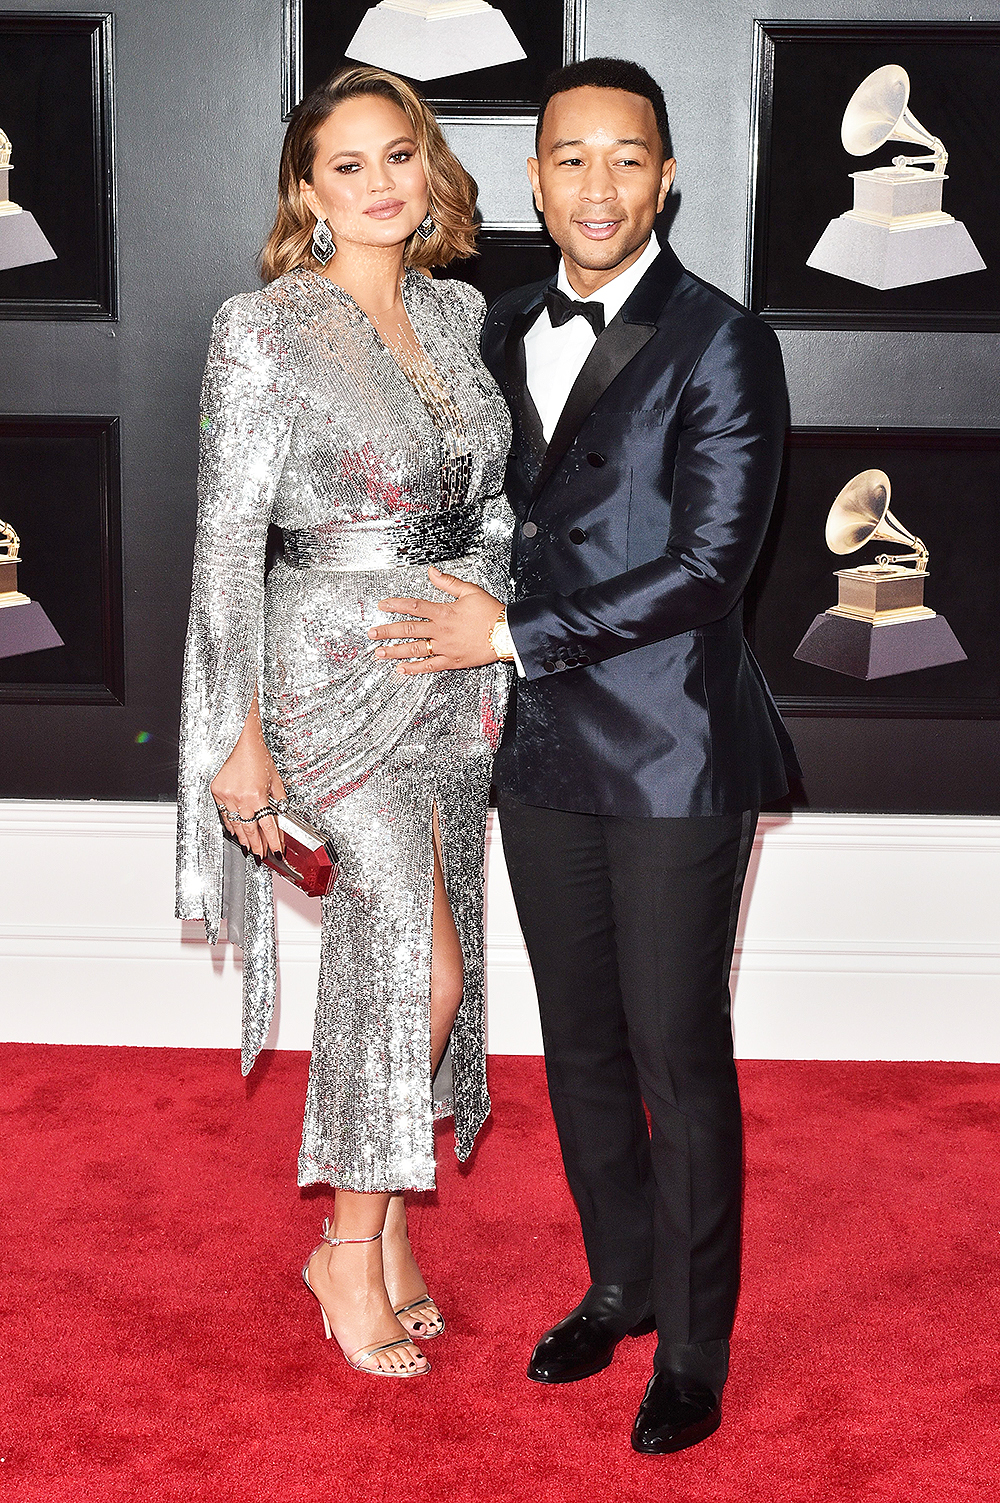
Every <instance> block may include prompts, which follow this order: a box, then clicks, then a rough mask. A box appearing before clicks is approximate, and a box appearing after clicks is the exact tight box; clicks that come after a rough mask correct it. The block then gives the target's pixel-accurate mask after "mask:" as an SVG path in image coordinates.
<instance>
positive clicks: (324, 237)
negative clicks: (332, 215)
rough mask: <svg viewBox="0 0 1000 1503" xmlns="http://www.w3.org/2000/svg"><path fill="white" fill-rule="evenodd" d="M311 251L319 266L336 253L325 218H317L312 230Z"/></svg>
mask: <svg viewBox="0 0 1000 1503" xmlns="http://www.w3.org/2000/svg"><path fill="white" fill-rule="evenodd" d="M312 253H313V255H314V256H315V258H316V260H317V261H318V262H319V264H320V266H325V265H326V263H327V262H328V261H329V260H330V259H331V258H332V257H333V256H335V255H336V254H337V247H336V245H334V243H333V236H332V235H331V233H330V226H329V225H328V224H327V222H326V220H325V219H317V221H316V228H315V229H314V230H313V243H312Z"/></svg>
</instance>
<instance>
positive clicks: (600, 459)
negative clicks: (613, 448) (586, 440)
mask: <svg viewBox="0 0 1000 1503" xmlns="http://www.w3.org/2000/svg"><path fill="white" fill-rule="evenodd" d="M587 463H588V464H592V465H593V466H594V469H595V470H599V469H600V468H601V465H602V464H607V460H606V459H605V458H604V455H603V454H594V453H590V454H588V455H587Z"/></svg>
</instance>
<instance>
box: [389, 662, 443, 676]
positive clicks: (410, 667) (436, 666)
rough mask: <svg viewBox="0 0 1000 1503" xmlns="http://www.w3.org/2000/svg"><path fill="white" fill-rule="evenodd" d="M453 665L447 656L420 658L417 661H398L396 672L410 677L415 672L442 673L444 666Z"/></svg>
mask: <svg viewBox="0 0 1000 1503" xmlns="http://www.w3.org/2000/svg"><path fill="white" fill-rule="evenodd" d="M453 666H454V665H453V664H452V663H450V662H449V661H448V659H447V658H442V657H433V658H421V659H420V661H419V663H400V665H399V667H398V668H397V669H396V672H397V673H398V674H400V675H401V676H404V677H406V678H411V677H412V676H413V675H414V674H417V673H443V672H444V671H445V669H446V668H451V667H453Z"/></svg>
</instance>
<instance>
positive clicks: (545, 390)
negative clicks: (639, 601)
mask: <svg viewBox="0 0 1000 1503" xmlns="http://www.w3.org/2000/svg"><path fill="white" fill-rule="evenodd" d="M659 254H660V242H659V241H658V240H657V238H656V236H655V235H650V237H649V244H648V245H647V246H646V249H645V250H644V251H643V253H642V255H641V256H640V257H639V259H638V261H634V262H633V263H632V265H631V266H630V267H629V268H628V270H627V271H621V272H619V273H618V275H617V276H616V277H612V278H611V281H610V282H605V284H604V286H603V287H601V288H599V289H598V290H597V292H593V293H591V295H590V296H589V297H579V296H578V295H577V293H576V292H574V290H573V288H572V287H571V286H570V283H569V277H568V276H567V275H566V263H565V261H560V262H559V276H558V278H557V282H556V285H557V286H558V287H559V289H560V291H562V292H565V294H566V296H567V297H569V298H572V299H573V301H574V302H578V303H603V304H604V327H605V328H607V326H608V324H609V323H610V322H611V320H612V319H613V318H615V317H616V315H617V314H618V313H620V312H621V310H622V308H623V307H624V306H625V304H626V302H627V301H628V299H629V298H630V297H631V295H632V293H633V292H634V291H635V289H636V287H637V286H638V284H639V282H640V281H641V280H642V278H643V277H644V276H645V274H646V272H647V271H648V270H649V268H650V267H651V266H652V264H653V262H654V261H655V260H656V258H657V256H658V255H659ZM596 343H597V335H596V334H595V333H594V330H593V328H592V326H591V324H590V323H589V322H588V320H587V319H585V318H582V317H578V318H571V319H568V320H567V322H566V323H564V324H562V325H561V326H560V327H559V328H558V329H554V328H553V327H552V320H551V319H550V318H549V314H548V309H546V308H544V307H543V308H542V311H541V313H540V314H539V315H538V317H537V318H536V319H535V322H534V323H533V324H532V326H531V328H530V329H529V330H528V332H527V334H525V336H524V363H525V380H526V384H527V387H528V393H529V395H530V397H531V400H532V401H533V402H534V404H535V407H536V409H537V411H538V416H539V418H540V419H541V423H542V435H543V437H544V439H545V442H546V443H548V442H549V441H550V440H551V438H552V435H553V433H554V432H555V427H556V424H557V423H558V421H559V418H560V417H561V415H562V410H563V408H564V407H565V406H566V398H567V397H568V396H569V394H570V392H571V391H572V389H573V386H574V384H575V382H576V378H577V376H578V375H579V374H580V372H581V370H582V369H583V366H584V362H585V361H586V359H587V356H588V355H589V354H590V352H591V350H592V349H593V348H594V345H595V344H596ZM508 638H509V641H508ZM499 645H500V646H501V648H502V649H503V650H508V649H509V651H510V652H512V653H513V655H514V666H515V668H516V669H517V673H518V677H519V678H524V677H525V672H524V666H523V664H522V663H521V659H520V658H519V657H518V655H517V648H516V647H515V646H514V639H513V637H510V633H509V631H508V632H507V633H506V635H505V636H504V637H503V639H502V641H501V643H500V644H499Z"/></svg>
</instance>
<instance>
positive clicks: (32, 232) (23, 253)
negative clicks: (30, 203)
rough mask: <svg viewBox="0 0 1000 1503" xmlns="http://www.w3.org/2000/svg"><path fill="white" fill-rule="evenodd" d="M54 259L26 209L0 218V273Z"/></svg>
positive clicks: (47, 244)
mask: <svg viewBox="0 0 1000 1503" xmlns="http://www.w3.org/2000/svg"><path fill="white" fill-rule="evenodd" d="M56 259H57V257H56V253H55V251H54V250H53V249H52V247H51V245H50V244H49V242H48V241H47V240H46V238H45V236H44V235H43V234H42V232H41V230H40V229H39V228H38V223H37V221H36V219H35V216H34V215H33V214H29V213H28V211H27V209H23V210H22V211H21V213H20V214H5V215H3V217H2V218H0V271H9V270H10V268H11V267H12V266H34V265H35V263H36V262H38V261H55V260H56Z"/></svg>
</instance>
